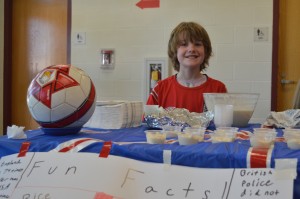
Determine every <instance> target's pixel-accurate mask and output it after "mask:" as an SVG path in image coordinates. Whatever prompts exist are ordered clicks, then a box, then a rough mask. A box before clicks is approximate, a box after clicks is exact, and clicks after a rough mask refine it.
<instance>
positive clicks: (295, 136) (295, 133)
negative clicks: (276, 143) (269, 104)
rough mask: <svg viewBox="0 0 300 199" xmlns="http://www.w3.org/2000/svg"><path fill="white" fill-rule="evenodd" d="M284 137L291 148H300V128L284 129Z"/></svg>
mask: <svg viewBox="0 0 300 199" xmlns="http://www.w3.org/2000/svg"><path fill="white" fill-rule="evenodd" d="M283 132H284V134H283V136H284V138H285V139H286V143H287V146H288V147H289V148H290V149H293V150H296V149H300V129H284V130H283Z"/></svg>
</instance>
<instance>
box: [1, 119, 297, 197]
mask: <svg viewBox="0 0 300 199" xmlns="http://www.w3.org/2000/svg"><path fill="white" fill-rule="evenodd" d="M259 126H260V125H259V124H251V125H249V126H248V127H247V128H243V129H240V130H248V131H252V130H253V128H256V127H259ZM146 129H148V128H147V126H145V125H143V126H141V127H137V128H126V129H118V130H104V129H92V128H83V129H82V131H81V132H80V133H79V134H76V135H64V136H50V135H45V134H44V133H43V132H42V131H41V130H40V129H36V130H30V131H27V132H26V134H27V139H21V140H16V139H7V136H2V137H0V157H2V156H5V155H10V154H13V153H18V152H19V150H20V147H21V145H22V143H23V142H24V141H27V142H30V143H31V144H30V148H29V151H31V152H48V151H50V150H53V149H55V148H56V147H57V146H58V145H60V144H61V143H64V142H67V141H70V140H73V139H77V138H92V139H95V140H96V139H97V140H98V139H100V140H104V141H112V142H115V143H113V145H112V148H111V151H110V154H112V155H117V156H123V157H127V158H132V159H136V160H142V161H149V162H158V163H162V162H163V150H171V151H172V164H176V165H183V166H191V167H202V168H247V159H246V158H247V153H248V151H249V148H250V142H249V140H241V139H238V140H235V141H234V142H231V143H214V144H212V143H211V142H203V143H199V144H195V145H189V146H181V145H179V144H178V142H175V143H172V144H147V143H145V142H146V135H145V133H144V130H146ZM277 132H278V136H279V137H280V136H282V130H280V129H277ZM119 142H133V143H131V144H118V143H119ZM134 142H137V143H134ZM139 142H140V143H139ZM102 146H103V142H95V143H92V144H90V145H88V146H87V147H85V148H83V149H82V150H80V152H89V153H90V152H92V153H99V152H100V151H101V149H102ZM271 157H272V158H271V167H272V168H274V166H275V164H274V160H275V159H280V158H297V159H298V165H297V173H298V174H300V150H290V149H289V148H288V147H287V144H286V143H285V142H275V145H274V149H273V151H272V156H271ZM294 185H295V187H294V198H300V176H298V177H297V179H296V180H295V183H294Z"/></svg>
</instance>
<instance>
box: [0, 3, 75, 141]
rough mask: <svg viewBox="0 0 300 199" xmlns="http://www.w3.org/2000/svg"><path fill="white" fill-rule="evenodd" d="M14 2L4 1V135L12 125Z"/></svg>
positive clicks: (69, 13) (69, 12)
mask: <svg viewBox="0 0 300 199" xmlns="http://www.w3.org/2000/svg"><path fill="white" fill-rule="evenodd" d="M12 12H13V0H4V58H3V65H4V67H3V76H4V77H3V94H2V96H3V129H2V132H3V135H5V134H6V128H7V126H11V125H12V103H11V101H12V98H11V97H12V92H13V91H12V59H13V57H12V31H13V30H12V16H13V13H12ZM71 24H72V0H67V62H68V63H71Z"/></svg>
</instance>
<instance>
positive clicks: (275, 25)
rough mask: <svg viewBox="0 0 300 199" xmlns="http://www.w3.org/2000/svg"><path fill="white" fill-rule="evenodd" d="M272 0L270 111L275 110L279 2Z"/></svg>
mask: <svg viewBox="0 0 300 199" xmlns="http://www.w3.org/2000/svg"><path fill="white" fill-rule="evenodd" d="M279 1H280V0H273V33H272V34H273V40H272V43H273V45H272V79H271V111H276V110H277V101H278V99H277V95H278V91H277V85H278V43H279V6H280V3H279Z"/></svg>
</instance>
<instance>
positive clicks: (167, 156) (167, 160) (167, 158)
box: [163, 150, 172, 165]
mask: <svg viewBox="0 0 300 199" xmlns="http://www.w3.org/2000/svg"><path fill="white" fill-rule="evenodd" d="M163 162H164V164H166V165H171V163H172V151H171V150H164V151H163Z"/></svg>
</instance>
